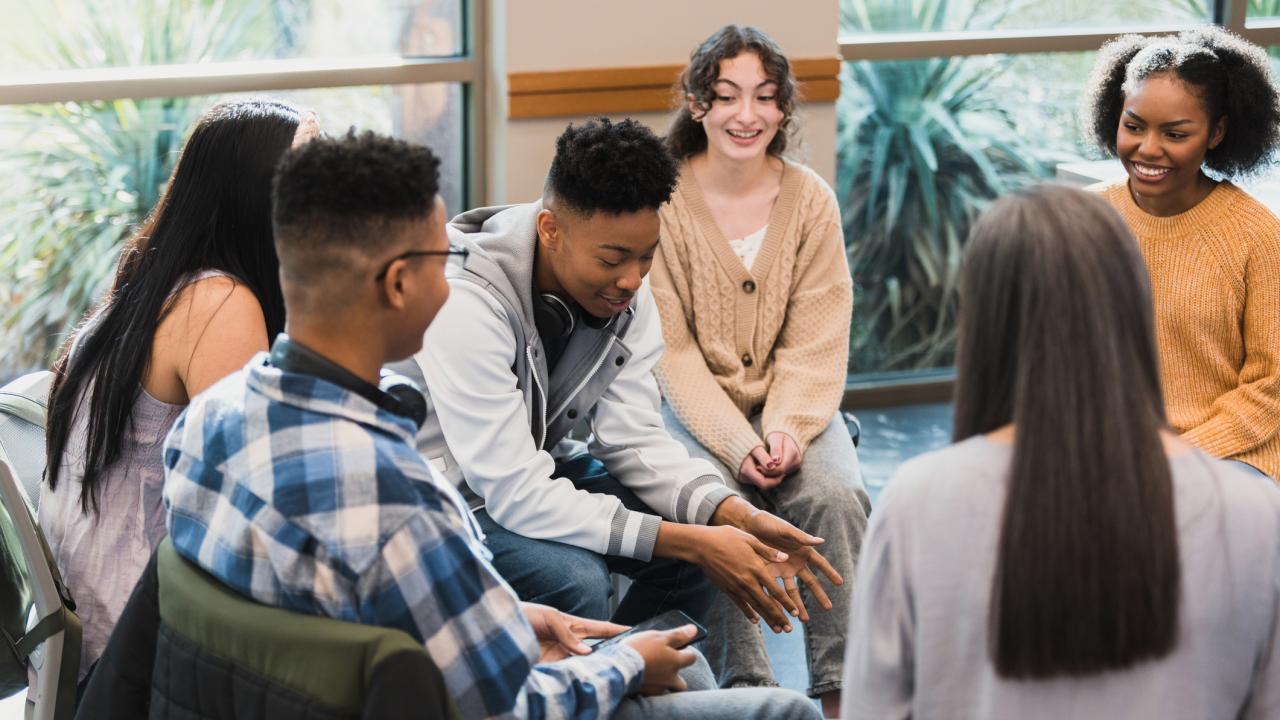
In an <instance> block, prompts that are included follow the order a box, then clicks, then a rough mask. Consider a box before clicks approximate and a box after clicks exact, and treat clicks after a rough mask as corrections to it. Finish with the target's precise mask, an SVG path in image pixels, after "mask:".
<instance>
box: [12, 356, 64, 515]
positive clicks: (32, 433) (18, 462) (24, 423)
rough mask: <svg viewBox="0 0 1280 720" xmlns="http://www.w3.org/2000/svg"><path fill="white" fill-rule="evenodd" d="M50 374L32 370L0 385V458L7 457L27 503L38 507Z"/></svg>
mask: <svg viewBox="0 0 1280 720" xmlns="http://www.w3.org/2000/svg"><path fill="white" fill-rule="evenodd" d="M52 383H53V373H51V372H49V371H48V370H41V371H40V372H33V373H30V374H27V375H23V376H22V377H20V378H18V379H17V380H14V381H13V382H11V383H9V384H8V385H5V386H4V387H0V460H7V461H8V462H9V465H10V466H11V467H12V468H13V472H14V475H16V476H17V478H18V482H19V484H20V486H21V487H22V490H23V493H24V494H25V495H26V499H27V502H28V503H29V504H30V505H31V509H32V514H33V515H34V514H38V512H39V510H40V483H41V481H42V480H43V478H44V467H45V456H44V430H45V409H46V407H47V403H48V400H49V386H50V385H51V384H52Z"/></svg>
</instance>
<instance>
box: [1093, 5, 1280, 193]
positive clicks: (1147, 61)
mask: <svg viewBox="0 0 1280 720" xmlns="http://www.w3.org/2000/svg"><path fill="white" fill-rule="evenodd" d="M1166 73H1167V74H1172V75H1173V76H1174V77H1176V78H1178V79H1179V80H1181V81H1182V82H1184V83H1186V84H1187V85H1188V86H1189V87H1190V88H1192V90H1193V91H1194V92H1195V93H1196V94H1197V95H1198V96H1199V98H1200V101H1201V103H1203V106H1204V109H1205V112H1206V113H1207V114H1208V115H1209V120H1210V121H1211V122H1213V123H1217V122H1218V121H1219V120H1220V119H1222V118H1223V117H1226V118H1229V120H1228V125H1227V132H1226V135H1225V136H1224V137H1223V139H1222V142H1221V143H1219V144H1218V146H1217V147H1215V148H1212V149H1211V150H1209V152H1208V153H1206V154H1205V158H1204V164H1205V167H1207V168H1209V169H1211V170H1214V171H1215V172H1218V173H1221V174H1222V175H1224V176H1227V177H1237V176H1241V175H1249V174H1251V173H1254V172H1257V171H1259V170H1262V169H1265V168H1266V167H1267V166H1269V165H1270V164H1271V163H1272V162H1273V157H1272V150H1274V149H1275V147H1276V145H1277V143H1278V142H1280V98H1278V97H1277V93H1276V88H1275V84H1274V83H1273V82H1272V77H1271V62H1270V60H1269V59H1268V58H1267V53H1266V52H1264V51H1263V50H1262V48H1259V47H1258V46H1256V45H1253V44H1252V43H1249V42H1247V41H1245V40H1243V39H1242V38H1240V37H1239V36H1237V35H1234V34H1232V33H1230V32H1228V31H1227V30H1224V29H1222V28H1219V27H1205V28H1198V29H1195V30H1187V31H1185V32H1181V33H1178V34H1177V35H1164V36H1157V37H1143V36H1141V35H1125V36H1122V37H1119V38H1116V39H1115V40H1112V41H1111V42H1109V43H1107V44H1106V45H1103V46H1102V49H1101V50H1100V51H1099V53H1098V60H1097V63H1096V64H1095V65H1094V69H1093V75H1092V76H1091V78H1090V80H1089V85H1088V89H1087V91H1086V93H1085V100H1084V105H1083V107H1082V111H1081V114H1082V118H1081V126H1082V127H1084V128H1085V129H1086V131H1087V132H1088V134H1089V135H1090V136H1091V137H1092V140H1093V141H1094V142H1095V143H1096V144H1097V145H1098V147H1100V148H1101V149H1103V150H1104V151H1106V152H1108V153H1110V154H1113V155H1114V154H1115V152H1116V131H1117V129H1118V128H1119V125H1120V114H1121V112H1123V110H1124V96H1125V92H1126V91H1132V90H1133V88H1134V85H1135V84H1137V83H1138V82H1140V81H1142V80H1145V79H1146V78H1149V77H1151V76H1153V75H1160V74H1166Z"/></svg>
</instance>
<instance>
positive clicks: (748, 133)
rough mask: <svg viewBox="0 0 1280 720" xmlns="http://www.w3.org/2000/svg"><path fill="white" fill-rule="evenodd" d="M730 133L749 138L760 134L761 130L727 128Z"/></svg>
mask: <svg viewBox="0 0 1280 720" xmlns="http://www.w3.org/2000/svg"><path fill="white" fill-rule="evenodd" d="M726 132H728V133H729V134H730V135H732V136H734V137H736V138H742V139H743V140H749V139H751V138H753V137H755V136H757V135H759V134H760V131H759V130H727V131H726Z"/></svg>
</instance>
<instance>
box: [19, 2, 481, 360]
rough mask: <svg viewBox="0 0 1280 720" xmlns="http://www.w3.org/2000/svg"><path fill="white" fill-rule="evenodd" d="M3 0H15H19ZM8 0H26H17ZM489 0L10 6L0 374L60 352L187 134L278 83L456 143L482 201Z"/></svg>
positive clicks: (331, 123)
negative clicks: (214, 111) (221, 104)
mask: <svg viewBox="0 0 1280 720" xmlns="http://www.w3.org/2000/svg"><path fill="white" fill-rule="evenodd" d="M3 1H4V0H0V2H3ZM5 4H6V6H7V5H10V4H11V3H5ZM487 5H488V3H487V0H471V1H470V2H467V1H464V0H421V1H417V2H415V1H411V0H375V1H374V2H369V3H363V2H351V1H350V0H273V1H272V2H256V1H254V0H226V1H224V2H216V3H207V2H200V1H195V0H193V1H190V2H168V1H167V0H112V1H105V0H54V1H53V2H51V3H47V4H36V3H18V7H17V8H8V7H6V11H8V10H10V9H11V10H12V12H6V17H7V19H9V20H10V21H9V22H7V23H6V24H5V26H4V28H3V29H0V58H3V61H4V63H5V67H7V68H13V69H16V70H17V71H18V72H11V73H9V74H7V75H4V76H0V143H3V146H4V147H6V148H9V150H8V151H7V152H6V153H4V154H3V155H0V172H3V176H4V177H5V183H4V184H3V185H0V308H3V309H2V310H0V346H3V347H4V348H5V352H4V353H3V354H2V355H0V383H2V382H4V381H6V380H7V379H9V378H11V377H13V376H14V375H16V374H18V373H20V372H23V371H27V370H31V369H37V368H42V367H47V366H48V364H49V362H50V361H51V359H52V354H53V353H54V352H55V351H56V349H57V348H58V347H59V345H60V344H61V341H62V338H63V337H65V333H66V331H67V330H68V329H69V328H70V327H71V325H73V324H74V323H75V322H76V321H77V320H79V318H80V317H82V316H83V314H84V312H85V310H86V309H87V308H88V307H90V306H91V305H92V304H93V303H94V302H95V301H96V300H97V299H98V298H99V297H100V296H101V293H102V292H103V291H104V290H105V289H106V287H107V286H108V285H109V283H110V279H111V275H112V273H113V271H114V267H115V262H116V257H117V254H118V249H119V247H120V245H121V243H123V242H124V240H125V239H127V238H128V236H129V234H130V232H131V230H132V228H134V227H135V226H136V224H137V223H138V222H139V221H141V219H142V218H143V217H144V216H145V215H146V213H147V212H149V211H150V209H151V208H152V207H153V206H154V204H155V202H156V199H157V198H158V196H159V194H160V192H161V190H162V185H163V183H164V182H165V181H166V180H167V178H168V175H169V172H170V171H171V169H172V167H173V163H174V161H175V160H176V159H177V154H178V151H179V150H180V149H181V147H182V144H183V141H184V140H185V136H186V133H187V132H188V131H189V130H190V128H191V127H192V125H193V124H194V122H195V120H196V119H197V118H198V117H199V116H200V115H201V113H202V112H203V111H204V110H205V109H206V108H208V107H209V106H210V105H212V104H213V103H215V102H217V101H219V100H223V99H228V98H233V97H243V96H250V95H254V96H269V97H274V98H279V99H282V100H284V101H286V102H290V103H293V104H295V105H298V106H300V107H305V108H311V109H314V110H316V111H317V112H318V113H319V115H320V120H321V124H322V125H323V127H324V128H325V129H326V130H327V131H329V132H331V133H333V132H344V131H345V130H346V129H347V128H349V127H356V128H359V129H371V130H376V131H379V132H383V133H390V134H393V135H396V136H399V137H404V138H407V139H411V140H414V141H417V142H422V143H426V144H428V145H430V146H431V147H432V148H434V149H435V150H436V152H437V154H439V155H440V156H441V159H442V161H443V163H442V167H441V176H442V177H441V181H442V182H441V187H442V195H443V199H444V201H445V204H446V206H447V207H448V208H449V209H450V211H460V210H462V209H464V208H466V207H468V206H469V205H471V204H475V203H477V202H481V201H482V198H481V197H480V192H479V188H481V187H483V185H482V183H481V180H482V178H480V177H479V172H478V170H479V169H480V168H483V166H484V165H483V155H482V153H483V149H484V148H483V146H482V145H481V144H480V143H478V142H476V138H479V137H482V136H483V121H484V113H483V108H482V98H483V92H482V89H481V87H480V85H481V84H482V82H483V60H482V52H481V46H482V42H480V41H481V40H482V39H483V38H482V36H480V34H479V33H478V28H479V27H481V26H482V21H483V13H484V11H485V10H486V9H487Z"/></svg>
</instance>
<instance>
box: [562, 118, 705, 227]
mask: <svg viewBox="0 0 1280 720" xmlns="http://www.w3.org/2000/svg"><path fill="white" fill-rule="evenodd" d="M678 174H679V171H678V169H677V168H676V163H675V160H674V159H673V158H672V157H671V154H670V153H669V152H668V151H667V148H666V146H665V145H664V144H663V142H662V140H661V139H659V138H658V137H657V136H656V135H654V134H653V132H652V131H651V130H649V128H647V127H645V126H644V125H641V124H640V123H638V122H636V121H635V120H623V121H622V122H620V123H614V122H610V120H609V119H608V118H605V117H597V118H593V119H591V120H589V121H587V122H585V123H583V124H582V125H577V126H575V125H570V126H569V127H568V128H566V129H565V131H564V132H563V133H561V135H560V137H559V138H557V139H556V156H555V159H554V160H552V161H551V170H550V171H548V173H547V183H546V192H547V193H548V194H549V195H551V196H552V197H554V198H555V199H556V200H557V201H559V202H562V203H564V204H565V205H567V206H568V207H570V208H572V209H574V210H576V211H578V212H580V213H582V214H584V215H592V214H594V213H596V212H605V213H609V214H612V215H617V214H620V213H630V212H636V211H639V210H645V209H653V210H656V209H657V208H658V207H659V206H660V205H662V204H663V203H665V202H667V201H668V200H670V199H671V193H673V192H675V189H676V177H677V175H678Z"/></svg>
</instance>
